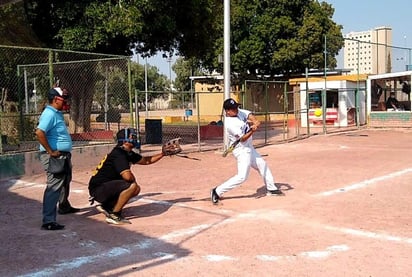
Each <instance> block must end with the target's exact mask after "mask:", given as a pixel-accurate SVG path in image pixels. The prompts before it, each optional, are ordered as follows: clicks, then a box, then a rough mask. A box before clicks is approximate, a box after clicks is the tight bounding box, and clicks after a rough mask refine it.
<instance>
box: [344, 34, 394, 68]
mask: <svg viewBox="0 0 412 277" xmlns="http://www.w3.org/2000/svg"><path fill="white" fill-rule="evenodd" d="M344 38H345V46H344V54H343V61H344V68H346V69H350V70H351V72H350V73H351V74H357V73H359V74H383V73H389V72H391V67H392V64H391V57H392V48H391V47H389V46H390V45H391V44H392V29H391V28H390V27H377V28H375V29H373V30H369V31H362V32H350V33H348V34H346V35H344Z"/></svg>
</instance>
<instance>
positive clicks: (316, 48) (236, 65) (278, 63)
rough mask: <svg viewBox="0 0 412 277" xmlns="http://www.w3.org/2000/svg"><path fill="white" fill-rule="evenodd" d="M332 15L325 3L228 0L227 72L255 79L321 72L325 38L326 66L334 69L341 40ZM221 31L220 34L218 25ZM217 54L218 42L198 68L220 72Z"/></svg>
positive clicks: (329, 6)
mask: <svg viewBox="0 0 412 277" xmlns="http://www.w3.org/2000/svg"><path fill="white" fill-rule="evenodd" d="M333 13H334V9H333V8H332V6H331V5H330V4H327V3H326V2H320V3H319V2H318V1H315V0H293V1H291V0H276V1H271V0H267V1H261V0H232V1H231V44H230V47H231V49H230V51H231V70H232V72H233V73H235V74H237V75H238V76H239V78H258V76H263V75H266V76H275V75H278V74H284V75H291V74H293V73H301V72H304V70H305V68H324V41H325V37H326V41H327V54H328V55H327V67H328V68H335V67H336V59H335V57H336V55H337V54H338V52H339V50H340V49H341V48H342V47H343V44H344V40H343V37H342V34H341V29H342V26H340V25H337V24H336V23H335V22H334V21H333V20H332V17H333ZM221 22H222V21H221ZM220 28H221V32H222V33H223V25H221V26H220ZM222 53H223V37H220V38H219V39H218V40H217V41H216V43H215V45H214V51H211V52H209V56H208V57H207V58H206V59H205V60H204V61H203V65H204V66H205V67H207V68H208V69H210V70H214V69H219V70H220V71H222V67H223V65H222V64H219V63H218V59H217V58H216V57H217V56H218V55H220V54H222Z"/></svg>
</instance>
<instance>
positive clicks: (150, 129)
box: [144, 119, 162, 144]
mask: <svg viewBox="0 0 412 277" xmlns="http://www.w3.org/2000/svg"><path fill="white" fill-rule="evenodd" d="M144 124H145V131H146V143H148V144H161V143H162V120H161V119H145V121H144Z"/></svg>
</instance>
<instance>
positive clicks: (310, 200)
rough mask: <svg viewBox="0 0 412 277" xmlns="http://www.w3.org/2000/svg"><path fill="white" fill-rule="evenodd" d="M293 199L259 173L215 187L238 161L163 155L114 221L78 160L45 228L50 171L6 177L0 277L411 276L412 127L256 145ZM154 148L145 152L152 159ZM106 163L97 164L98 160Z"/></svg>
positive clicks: (211, 154)
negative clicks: (274, 191)
mask: <svg viewBox="0 0 412 277" xmlns="http://www.w3.org/2000/svg"><path fill="white" fill-rule="evenodd" d="M258 151H259V152H260V153H261V154H262V155H264V157H265V159H266V161H267V163H268V165H269V167H270V168H271V170H272V172H273V175H274V177H275V180H276V182H277V184H278V185H279V186H280V188H281V189H282V190H283V191H284V193H285V196H266V194H265V187H264V185H263V182H262V180H261V179H260V176H259V175H258V174H257V172H256V171H251V174H250V177H249V179H248V180H247V181H246V182H245V183H244V184H242V185H241V186H240V187H239V188H236V189H234V190H232V191H230V192H228V193H227V194H225V195H224V196H223V200H222V201H221V202H220V203H219V204H218V205H213V204H212V203H211V201H210V190H211V189H212V188H213V187H215V186H216V185H218V184H220V183H221V182H223V181H225V180H226V179H227V178H229V177H231V176H232V175H233V174H235V172H236V163H235V159H234V158H233V157H232V156H231V155H229V156H228V157H226V158H223V157H222V156H221V153H218V152H215V151H206V152H202V153H198V152H197V153H189V156H191V157H195V158H198V159H200V160H192V159H185V158H180V157H172V158H169V157H165V158H164V159H162V160H161V161H159V162H158V163H156V164H153V165H148V166H141V165H136V166H134V167H133V172H134V173H135V175H136V176H137V178H138V183H139V184H140V185H141V187H142V191H141V194H140V195H139V196H138V197H136V198H134V199H133V201H131V202H130V203H129V204H128V205H127V206H126V207H125V210H124V215H125V216H126V217H127V218H128V219H129V220H131V222H132V224H130V225H120V226H114V225H109V224H107V223H106V222H105V220H104V215H102V214H100V213H98V212H97V210H96V209H95V207H94V206H91V205H90V204H89V202H88V190H87V183H88V180H89V178H90V174H91V171H92V170H93V168H77V167H76V165H75V164H74V176H73V182H72V188H71V195H70V198H69V199H70V200H71V202H72V204H73V206H75V207H79V208H81V212H80V213H78V214H70V215H58V222H59V223H61V224H64V225H66V228H65V229H64V230H62V231H44V230H41V229H40V225H41V209H42V197H43V191H44V188H45V184H44V182H45V175H44V174H41V175H36V176H31V177H24V178H22V179H19V180H16V179H13V180H3V181H2V182H1V183H0V223H1V224H0V231H1V236H0V245H1V247H0V260H1V262H0V264H1V267H0V276H5V277H7V276H179V277H185V276H220V277H223V276H316V277H323V276H325V277H326V276H328V277H329V276H337V277H339V276H350V277H352V276H374V277H375V276H376V277H377V276H391V277H392V276H410V275H411V272H412V263H411V254H412V208H411V207H412V206H411V205H412V204H411V203H412V195H411V194H412V185H411V180H412V130H409V129H408V130H382V129H375V130H372V129H367V130H359V131H355V132H348V133H337V134H330V135H317V136H313V137H311V138H308V139H305V140H300V141H295V142H290V143H285V144H275V145H269V146H265V147H261V148H258ZM144 154H145V153H144V152H143V155H144ZM98 162H99V161H98V160H97V161H96V163H98Z"/></svg>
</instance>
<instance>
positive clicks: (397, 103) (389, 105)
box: [386, 97, 399, 109]
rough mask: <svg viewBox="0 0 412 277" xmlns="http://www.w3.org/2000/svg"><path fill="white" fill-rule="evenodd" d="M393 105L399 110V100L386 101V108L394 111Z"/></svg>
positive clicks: (390, 99) (390, 98)
mask: <svg viewBox="0 0 412 277" xmlns="http://www.w3.org/2000/svg"><path fill="white" fill-rule="evenodd" d="M392 105H394V106H395V107H396V108H399V102H398V100H397V99H396V98H392V97H389V98H388V100H386V108H387V109H393V106H392Z"/></svg>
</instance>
